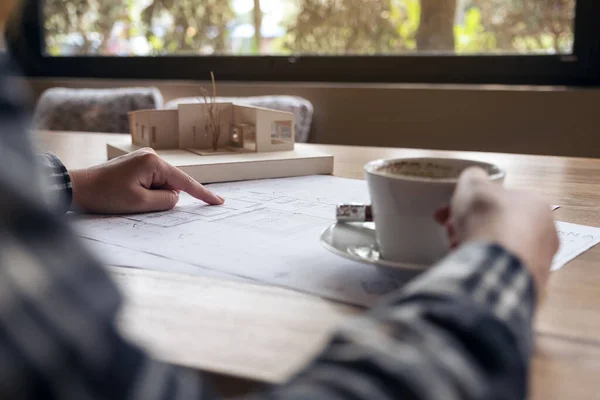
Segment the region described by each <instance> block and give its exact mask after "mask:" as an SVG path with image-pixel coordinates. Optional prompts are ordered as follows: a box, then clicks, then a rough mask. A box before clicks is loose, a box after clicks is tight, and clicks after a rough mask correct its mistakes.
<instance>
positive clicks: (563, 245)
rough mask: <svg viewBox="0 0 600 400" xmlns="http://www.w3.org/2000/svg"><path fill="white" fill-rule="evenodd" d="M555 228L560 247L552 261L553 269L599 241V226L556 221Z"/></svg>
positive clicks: (561, 265) (560, 266) (558, 267)
mask: <svg viewBox="0 0 600 400" xmlns="http://www.w3.org/2000/svg"><path fill="white" fill-rule="evenodd" d="M556 230H557V232H558V237H559V239H560V247H559V249H558V252H557V253H556V255H555V256H554V261H553V262H552V270H553V271H556V270H558V269H560V268H562V267H563V266H564V265H565V264H566V263H568V262H569V261H571V260H573V259H574V258H575V257H577V256H579V255H580V254H581V253H583V252H584V251H586V250H589V249H591V248H592V247H594V246H595V245H597V244H598V243H600V228H594V227H592V226H584V225H577V224H570V223H568V222H556Z"/></svg>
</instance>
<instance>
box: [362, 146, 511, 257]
mask: <svg viewBox="0 0 600 400" xmlns="http://www.w3.org/2000/svg"><path fill="white" fill-rule="evenodd" d="M472 166H475V167H480V168H482V169H484V170H485V171H487V173H488V175H489V177H490V180H492V181H495V182H498V183H500V184H502V183H503V181H504V176H505V173H504V171H503V170H502V169H500V168H499V167H497V166H495V165H493V164H489V163H485V162H480V161H472V160H461V159H445V158H431V157H422V158H401V159H389V160H376V161H372V162H370V163H368V164H367V165H366V166H365V172H366V178H367V183H368V187H369V194H370V196H371V205H372V212H373V220H374V222H375V236H376V238H377V244H378V246H379V252H380V255H381V257H382V258H383V259H386V260H390V261H398V262H402V263H410V264H419V265H431V264H433V263H435V262H436V261H438V260H440V259H441V258H442V257H444V256H445V255H446V254H447V253H448V251H449V249H450V243H449V241H448V237H447V232H446V230H445V229H444V227H442V226H440V225H439V224H438V223H437V222H436V221H435V220H434V213H435V212H436V210H438V209H439V208H441V207H443V206H447V205H449V204H450V200H451V198H452V194H453V193H454V189H455V188H456V184H457V182H458V178H459V176H460V174H461V172H462V171H464V170H465V169H466V168H468V167H472Z"/></svg>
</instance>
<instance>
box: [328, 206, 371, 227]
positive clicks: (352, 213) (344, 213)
mask: <svg viewBox="0 0 600 400" xmlns="http://www.w3.org/2000/svg"><path fill="white" fill-rule="evenodd" d="M335 217H336V219H337V220H338V221H339V222H372V221H373V212H372V208H371V205H369V204H358V203H347V204H338V205H337V207H336V210H335Z"/></svg>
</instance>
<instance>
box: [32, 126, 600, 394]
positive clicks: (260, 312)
mask: <svg viewBox="0 0 600 400" xmlns="http://www.w3.org/2000/svg"><path fill="white" fill-rule="evenodd" d="M37 137H38V139H39V148H40V149H43V150H51V151H53V152H54V153H55V154H57V155H58V156H59V157H60V158H62V160H63V161H64V162H65V164H66V165H67V167H68V168H81V167H87V166H90V165H93V164H97V163H100V162H102V161H104V160H106V146H105V144H106V143H107V142H108V141H113V142H119V141H126V140H127V137H125V136H124V135H110V134H90V133H61V132H40V133H39V134H38V135H37ZM303 146H314V147H317V146H318V147H319V148H320V149H322V150H324V151H327V152H329V153H331V154H333V155H334V156H335V172H334V173H335V175H337V176H342V177H347V178H357V179H362V178H363V172H362V166H363V165H364V164H365V163H366V162H367V161H369V160H372V159H375V158H381V157H398V156H422V155H427V156H443V157H469V158H473V159H479V160H485V161H491V162H494V163H497V164H498V165H500V166H502V167H503V168H505V169H506V171H507V179H506V185H507V186H509V187H512V188H524V189H531V190H536V191H538V192H541V193H543V194H544V195H546V196H547V197H548V199H549V201H550V203H552V204H560V205H562V208H560V209H559V210H557V211H555V212H554V214H555V217H556V219H557V220H559V221H566V222H574V223H580V224H586V225H593V226H600V160H596V159H578V158H564V157H542V156H526V155H508V154H492V153H465V152H442V151H427V150H409V149H388V148H372V147H348V146H329V145H327V146H326V145H303ZM111 271H112V273H113V275H114V277H115V279H116V280H117V282H118V283H119V284H120V285H121V287H122V289H123V292H124V294H125V296H126V300H127V301H126V305H125V307H124V310H123V312H122V314H121V320H120V322H121V326H122V329H123V332H124V333H125V334H126V335H127V336H129V337H130V338H132V339H133V340H135V341H137V342H138V343H141V344H142V345H144V346H146V347H147V348H149V349H150V350H151V351H152V352H154V354H155V355H156V356H157V357H159V358H162V359H164V360H167V361H169V362H172V363H175V364H180V365H185V366H188V367H193V368H197V369H201V370H204V371H210V372H216V373H221V374H225V375H227V376H233V377H240V378H247V379H251V380H255V381H260V382H280V381H282V380H284V379H285V378H286V377H288V376H290V374H292V373H293V372H294V371H295V370H296V369H297V368H299V367H300V366H301V365H302V364H303V363H304V362H306V361H307V360H308V359H309V358H310V357H311V356H312V355H313V354H315V353H316V352H317V351H318V350H319V347H320V346H321V345H322V343H323V342H324V340H325V339H326V338H327V335H328V334H329V333H330V332H331V331H332V330H333V329H335V327H336V326H337V325H338V324H339V323H340V321H342V320H343V319H344V318H347V317H348V316H351V315H354V314H356V313H358V312H360V311H361V310H359V309H357V308H354V307H349V306H344V305H340V304H337V303H333V302H330V301H327V300H323V299H320V298H318V297H315V296H310V295H305V294H299V293H296V292H293V291H291V290H285V289H280V288H275V287H269V286H259V285H252V284H244V283H236V282H229V281H223V280H218V279H211V278H204V277H198V276H185V275H179V274H174V273H161V272H152V271H146V270H133V269H122V268H116V267H114V268H111ZM535 330H536V333H537V346H536V354H535V358H534V361H533V369H532V385H531V387H532V390H531V398H533V399H540V400H541V399H544V400H547V399H560V400H565V399H600V246H597V247H596V248H594V249H592V250H590V251H588V252H586V253H584V254H583V255H582V256H580V257H579V258H577V259H576V260H575V261H573V262H571V263H570V264H569V265H567V266H566V267H564V268H563V269H561V270H560V271H558V272H555V273H553V274H552V277H551V280H550V284H549V291H548V298H547V299H546V302H545V304H544V305H543V306H542V308H541V310H540V312H539V313H538V317H537V321H536V328H535Z"/></svg>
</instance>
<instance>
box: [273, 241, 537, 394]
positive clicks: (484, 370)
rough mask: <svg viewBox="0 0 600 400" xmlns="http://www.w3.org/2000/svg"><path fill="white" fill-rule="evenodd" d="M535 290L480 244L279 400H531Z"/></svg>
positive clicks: (356, 333) (365, 323)
mask: <svg viewBox="0 0 600 400" xmlns="http://www.w3.org/2000/svg"><path fill="white" fill-rule="evenodd" d="M534 299H535V293H534V286H533V281H532V278H531V276H530V274H529V273H528V271H527V270H526V268H524V266H523V265H522V264H521V262H520V261H519V260H518V259H517V258H516V257H514V256H513V255H511V254H509V253H508V252H506V251H505V250H504V249H503V248H501V247H499V246H496V245H492V244H486V243H472V244H468V245H465V246H463V247H462V248H461V249H459V250H458V251H456V252H455V253H453V254H452V255H450V256H449V257H448V258H446V259H445V260H444V261H442V262H441V263H439V265H437V266H436V267H435V268H433V269H432V270H431V271H429V272H428V273H426V274H424V275H422V276H421V277H420V278H419V279H417V280H416V281H414V282H413V283H411V284H409V285H408V286H407V287H406V288H405V289H404V290H402V291H400V292H398V293H396V294H393V295H391V296H390V297H388V298H387V299H385V300H384V301H383V302H382V303H381V304H380V305H378V306H377V307H375V308H374V309H373V310H371V311H369V312H368V313H367V314H365V315H364V316H361V317H359V318H358V319H355V320H352V321H350V322H348V323H347V324H346V325H344V326H343V327H342V328H341V329H340V330H339V331H338V332H337V334H336V335H335V336H334V337H333V338H332V340H331V341H330V342H329V343H328V345H327V346H326V347H325V349H324V351H323V352H322V353H321V355H320V356H318V357H317V358H316V360H315V361H314V362H313V363H311V364H310V365H309V366H308V367H307V368H306V369H304V370H303V371H302V372H301V373H300V374H299V375H298V376H297V377H295V378H293V379H292V380H291V381H290V382H288V383H287V384H286V385H284V386H282V387H280V388H278V389H275V395H274V396H273V397H272V398H278V399H284V398H285V399H331V400H333V399H355V400H358V399H361V400H367V399H368V400H387V399H419V400H429V399H431V400H433V399H436V400H439V399H444V400H453V399H461V400H469V399H523V398H525V396H526V393H527V376H528V365H529V359H530V353H531V340H532V317H533V312H534V301H535V300H534Z"/></svg>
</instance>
